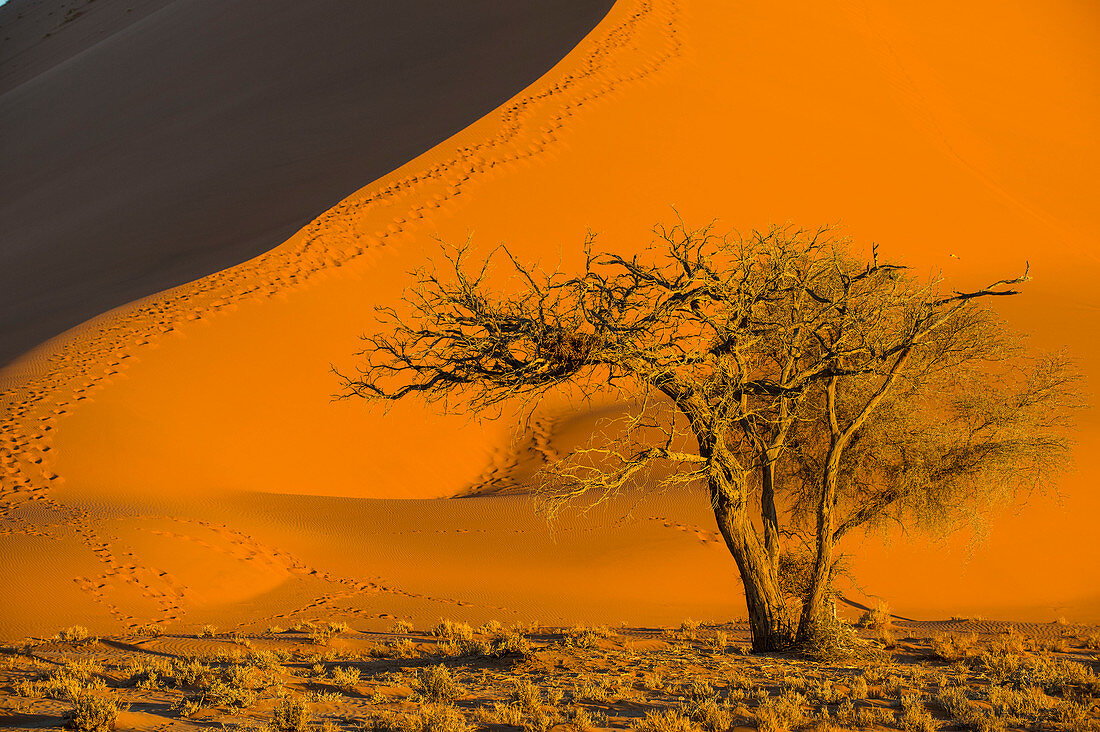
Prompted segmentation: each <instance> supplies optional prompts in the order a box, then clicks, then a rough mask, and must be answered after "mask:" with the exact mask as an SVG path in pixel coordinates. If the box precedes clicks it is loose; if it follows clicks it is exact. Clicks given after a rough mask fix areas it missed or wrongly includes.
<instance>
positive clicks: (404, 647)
mask: <svg viewBox="0 0 1100 732" xmlns="http://www.w3.org/2000/svg"><path fill="white" fill-rule="evenodd" d="M872 625H873V626H875V627H868V628H866V629H864V630H862V631H860V635H859V636H858V641H857V644H858V647H859V649H860V650H859V656H858V657H843V658H834V657H818V658H815V659H797V658H791V657H784V656H782V655H775V654H768V655H751V654H749V653H748V651H747V646H746V643H747V642H748V633H747V629H746V628H745V626H743V625H739V624H722V625H719V626H700V624H699V623H697V622H694V621H690V620H685V621H684V622H682V623H681V624H680V625H679V627H678V629H666V630H653V629H644V628H628V627H620V628H614V629H609V628H607V627H599V626H597V627H589V628H586V627H576V626H574V627H569V628H547V627H540V626H527V625H520V626H514V627H511V628H504V627H503V626H502V625H501V624H500V623H498V622H495V621H493V622H490V623H488V624H486V625H485V626H482V627H480V628H477V629H474V628H471V627H470V626H469V625H465V624H462V623H453V622H450V621H445V622H441V623H439V624H437V625H436V626H434V627H432V628H429V629H425V630H420V629H416V628H414V627H413V626H412V625H410V624H407V623H406V624H400V625H395V626H394V627H392V628H390V629H389V630H388V631H384V632H380V631H375V632H357V631H354V630H351V629H349V628H348V627H347V626H346V625H343V624H340V623H337V624H331V623H326V622H324V621H321V622H318V623H302V624H296V625H295V626H293V627H290V628H285V627H277V626H276V627H271V628H269V629H267V630H266V631H264V632H263V633H258V634H224V633H219V632H218V629H217V628H213V627H208V628H203V629H201V630H200V631H199V632H198V633H197V634H195V635H179V634H172V633H165V634H161V633H162V632H163V629H161V628H160V627H159V626H147V627H143V628H140V629H139V630H138V632H137V633H136V634H132V635H127V636H112V637H104V638H95V637H84V636H83V634H82V632H81V631H83V630H85V629H82V628H68V629H66V630H65V631H64V633H65V639H64V640H63V639H60V638H56V639H53V640H48V641H42V642H35V643H29V644H23V645H20V646H18V647H8V648H6V649H5V651H6V653H5V655H4V657H3V662H2V664H0V689H3V690H4V692H5V696H2V697H0V724H2V725H4V726H5V728H8V727H10V728H35V727H48V726H56V725H58V724H61V723H62V722H63V721H64V720H65V719H66V718H67V716H66V715H69V718H72V719H73V720H74V722H76V721H77V720H79V719H84V720H87V719H90V718H91V714H90V713H91V712H93V711H94V710H96V709H99V710H104V709H110V710H111V711H109V712H106V717H105V718H111V717H112V716H117V727H118V728H119V729H141V730H154V729H156V730H188V729H210V728H212V727H213V728H219V729H230V730H261V729H263V730H273V731H274V732H305V730H308V729H313V730H321V731H324V732H336V731H337V730H349V729H358V730H376V731H378V732H382V731H386V732H467V730H472V729H486V730H509V729H520V728H522V729H524V730H528V732H546V731H547V730H550V729H558V730H562V731H563V732H564V731H565V730H577V731H578V732H583V730H589V729H623V728H629V729H634V730H638V731H639V732H692V731H694V732H704V731H705V732H729V731H730V730H739V729H754V728H758V729H760V730H762V731H764V732H778V731H779V730H788V729H803V728H804V729H813V730H817V731H819V732H830V731H832V732H837V731H838V730H841V729H879V730H881V729H888V730H890V729H897V730H908V731H910V732H932V731H933V730H936V729H938V728H957V729H980V730H1001V731H1002V732H1003V731H1004V730H1006V729H1008V728H1012V729H1047V730H1067V731H1077V730H1090V729H1093V730H1094V729H1096V728H1097V727H1098V726H1100V707H1098V705H1097V704H1096V698H1097V697H1100V679H1098V678H1097V676H1096V675H1095V673H1094V671H1093V670H1091V669H1095V667H1096V665H1097V662H1098V659H1100V632H1098V629H1097V628H1096V627H1095V626H1093V627H1084V626H1072V625H1067V624H1058V623H1048V624H1043V625H1040V624H1020V623H998V622H989V621H978V620H972V619H965V618H956V619H953V620H950V621H943V622H935V623H930V622H906V621H900V620H897V619H895V618H890V617H889V616H888V615H885V614H882V615H879V616H878V617H876V618H875V621H874V623H872ZM74 714H83V715H85V716H83V717H73V716H72V715H74ZM84 728H87V727H84Z"/></svg>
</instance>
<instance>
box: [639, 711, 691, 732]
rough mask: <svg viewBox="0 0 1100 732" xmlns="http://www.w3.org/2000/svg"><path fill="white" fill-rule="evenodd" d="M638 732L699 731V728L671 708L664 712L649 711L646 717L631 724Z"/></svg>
mask: <svg viewBox="0 0 1100 732" xmlns="http://www.w3.org/2000/svg"><path fill="white" fill-rule="evenodd" d="M630 728H631V729H633V730H637V732H697V730H698V728H697V727H696V726H695V725H694V724H692V722H691V720H690V719H688V718H687V717H685V716H684V715H682V714H679V713H678V712H674V711H672V710H671V709H668V710H665V711H664V712H663V713H657V712H649V713H647V714H646V716H645V719H642V720H641V721H639V722H636V723H635V724H633V725H631V727H630Z"/></svg>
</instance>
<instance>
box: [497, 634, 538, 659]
mask: <svg viewBox="0 0 1100 732" xmlns="http://www.w3.org/2000/svg"><path fill="white" fill-rule="evenodd" d="M490 655H493V656H496V657H498V658H500V657H503V656H521V657H524V658H526V657H527V656H530V655H531V643H530V641H528V640H527V637H526V636H524V635H522V634H520V633H506V634H504V635H502V636H500V637H499V638H498V639H497V641H496V642H495V643H494V644H493V647H492V651H491V653H490Z"/></svg>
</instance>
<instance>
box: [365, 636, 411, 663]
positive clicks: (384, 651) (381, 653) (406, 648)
mask: <svg viewBox="0 0 1100 732" xmlns="http://www.w3.org/2000/svg"><path fill="white" fill-rule="evenodd" d="M367 655H369V656H372V657H374V658H416V657H417V656H419V655H420V653H419V651H417V650H416V644H415V643H413V642H412V641H411V640H409V639H408V638H402V639H401V640H396V641H392V642H390V643H380V644H378V645H375V646H371V647H370V649H368V650H367Z"/></svg>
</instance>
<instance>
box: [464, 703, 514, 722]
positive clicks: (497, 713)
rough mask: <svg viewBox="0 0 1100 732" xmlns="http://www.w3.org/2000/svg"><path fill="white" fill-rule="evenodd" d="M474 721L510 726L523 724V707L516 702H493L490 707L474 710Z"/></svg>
mask: <svg viewBox="0 0 1100 732" xmlns="http://www.w3.org/2000/svg"><path fill="white" fill-rule="evenodd" d="M474 721H476V722H479V723H481V724H505V725H508V726H509V727H521V726H523V709H521V708H520V707H519V706H518V705H516V704H502V703H501V702H493V706H492V707H491V708H490V707H478V708H477V710H475V711H474Z"/></svg>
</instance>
